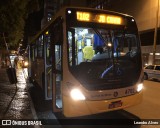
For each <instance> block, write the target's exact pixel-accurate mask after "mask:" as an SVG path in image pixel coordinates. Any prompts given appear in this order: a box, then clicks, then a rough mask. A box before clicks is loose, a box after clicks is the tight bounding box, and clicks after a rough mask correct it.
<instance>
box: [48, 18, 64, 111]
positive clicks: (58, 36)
mask: <svg viewBox="0 0 160 128" xmlns="http://www.w3.org/2000/svg"><path fill="white" fill-rule="evenodd" d="M62 28H63V27H62V19H61V18H58V19H57V20H56V21H55V22H54V25H53V28H52V30H53V34H52V36H51V40H53V43H52V49H53V50H52V56H53V61H52V64H53V91H52V93H53V95H52V100H53V112H59V111H61V109H62V96H61V83H62V82H61V81H62V57H63V56H62V44H63V37H62V35H63V34H62V32H63V30H62Z"/></svg>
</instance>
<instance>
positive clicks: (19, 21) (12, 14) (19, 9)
mask: <svg viewBox="0 0 160 128" xmlns="http://www.w3.org/2000/svg"><path fill="white" fill-rule="evenodd" d="M38 2H39V1H38V0H1V1H0V33H1V36H0V37H1V38H0V45H1V44H2V43H4V40H3V38H2V35H3V33H5V38H6V41H7V43H8V45H9V46H10V47H13V46H14V47H16V46H18V44H19V42H20V41H21V39H23V36H24V26H25V21H26V19H27V17H28V14H29V13H32V12H34V11H36V10H38V9H39V4H38Z"/></svg>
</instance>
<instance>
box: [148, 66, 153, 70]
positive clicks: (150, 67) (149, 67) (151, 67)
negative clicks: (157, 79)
mask: <svg viewBox="0 0 160 128" xmlns="http://www.w3.org/2000/svg"><path fill="white" fill-rule="evenodd" d="M146 69H151V70H153V69H154V66H153V65H149V66H147V67H146Z"/></svg>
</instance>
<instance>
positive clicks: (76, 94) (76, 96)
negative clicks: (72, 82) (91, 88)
mask: <svg viewBox="0 0 160 128" xmlns="http://www.w3.org/2000/svg"><path fill="white" fill-rule="evenodd" d="M70 95H71V97H72V99H74V100H85V99H86V98H85V96H84V95H83V94H82V92H81V91H80V90H79V89H76V88H74V89H72V90H71V92H70Z"/></svg>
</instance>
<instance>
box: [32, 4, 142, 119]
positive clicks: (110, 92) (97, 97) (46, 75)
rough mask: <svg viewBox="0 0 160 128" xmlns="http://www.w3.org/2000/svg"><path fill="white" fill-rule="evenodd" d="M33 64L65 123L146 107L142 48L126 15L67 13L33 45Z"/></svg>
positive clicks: (74, 10)
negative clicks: (132, 107)
mask: <svg viewBox="0 0 160 128" xmlns="http://www.w3.org/2000/svg"><path fill="white" fill-rule="evenodd" d="M29 63H30V64H29V65H30V66H29V77H30V78H31V79H32V81H34V82H36V83H38V85H39V86H40V87H41V88H42V91H43V94H44V98H45V100H52V102H53V112H60V111H61V112H62V113H63V115H64V116H65V117H79V116H85V115H92V114H97V113H103V112H108V111H114V110H119V109H124V108H126V107H129V106H133V105H136V104H139V103H140V102H141V101H142V94H143V93H142V92H143V91H142V90H143V74H144V73H143V67H142V58H141V43H140V39H139V35H138V28H137V25H136V21H135V19H134V18H133V17H132V16H129V15H127V14H121V13H117V12H113V11H107V10H99V9H93V8H92V9H91V8H76V7H65V8H63V9H61V10H60V11H59V12H57V13H56V15H55V16H54V17H53V18H52V20H51V22H49V23H48V24H47V25H46V26H45V27H44V28H43V29H42V30H41V31H40V32H39V33H37V35H35V37H34V38H33V39H32V40H31V41H30V42H29Z"/></svg>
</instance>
